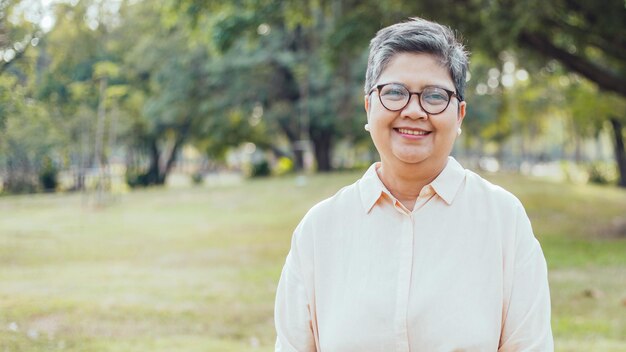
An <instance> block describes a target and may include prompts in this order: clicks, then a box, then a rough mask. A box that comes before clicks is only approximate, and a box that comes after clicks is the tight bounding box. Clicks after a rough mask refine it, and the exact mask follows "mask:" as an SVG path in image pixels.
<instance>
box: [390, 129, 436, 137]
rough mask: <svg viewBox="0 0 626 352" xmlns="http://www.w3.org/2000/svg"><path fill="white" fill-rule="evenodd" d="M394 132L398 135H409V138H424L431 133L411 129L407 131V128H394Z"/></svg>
mask: <svg viewBox="0 0 626 352" xmlns="http://www.w3.org/2000/svg"><path fill="white" fill-rule="evenodd" d="M394 130H395V131H396V132H398V133H400V134H404V135H410V136H426V135H429V134H430V133H431V131H424V130H413V129H408V128H394Z"/></svg>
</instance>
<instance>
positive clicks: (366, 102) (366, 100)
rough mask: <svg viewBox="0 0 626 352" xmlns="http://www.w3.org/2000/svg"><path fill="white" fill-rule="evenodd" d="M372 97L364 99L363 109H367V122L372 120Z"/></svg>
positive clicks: (368, 96)
mask: <svg viewBox="0 0 626 352" xmlns="http://www.w3.org/2000/svg"><path fill="white" fill-rule="evenodd" d="M370 96H371V95H366V96H364V97H363V107H364V108H365V114H366V115H367V120H368V121H369V119H370Z"/></svg>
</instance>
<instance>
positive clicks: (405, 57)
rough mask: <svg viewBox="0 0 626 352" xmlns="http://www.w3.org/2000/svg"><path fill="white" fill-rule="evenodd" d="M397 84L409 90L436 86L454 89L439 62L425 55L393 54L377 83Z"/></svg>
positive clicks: (434, 57) (436, 58)
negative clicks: (401, 84)
mask: <svg viewBox="0 0 626 352" xmlns="http://www.w3.org/2000/svg"><path fill="white" fill-rule="evenodd" d="M390 82H398V83H403V84H404V85H406V86H407V87H409V88H411V89H419V88H422V87H424V86H429V85H436V86H440V87H443V88H449V89H451V90H453V89H454V82H453V81H452V77H451V76H450V72H449V71H448V69H447V68H446V67H445V66H444V65H443V64H442V62H441V60H440V59H439V58H438V57H437V56H434V55H431V54H426V53H398V54H395V55H394V56H393V57H391V59H390V60H389V62H388V63H387V65H386V66H385V68H384V69H383V70H382V72H381V74H380V77H379V79H378V83H379V84H381V83H390Z"/></svg>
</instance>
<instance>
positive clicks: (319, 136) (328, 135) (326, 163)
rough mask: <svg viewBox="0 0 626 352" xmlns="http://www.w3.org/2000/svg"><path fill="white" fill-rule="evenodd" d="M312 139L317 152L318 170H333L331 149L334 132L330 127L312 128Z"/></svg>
mask: <svg viewBox="0 0 626 352" xmlns="http://www.w3.org/2000/svg"><path fill="white" fill-rule="evenodd" d="M310 135H311V140H312V141H313V149H314V152H315V161H316V163H317V171H321V172H328V171H331V170H332V165H331V163H330V151H331V142H332V136H333V132H332V129H330V128H314V127H313V126H312V128H311V132H310Z"/></svg>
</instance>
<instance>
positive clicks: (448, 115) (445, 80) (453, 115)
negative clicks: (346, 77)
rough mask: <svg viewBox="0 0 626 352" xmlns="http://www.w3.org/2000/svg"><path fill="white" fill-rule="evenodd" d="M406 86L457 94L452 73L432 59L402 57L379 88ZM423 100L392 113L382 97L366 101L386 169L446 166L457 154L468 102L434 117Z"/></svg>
mask: <svg viewBox="0 0 626 352" xmlns="http://www.w3.org/2000/svg"><path fill="white" fill-rule="evenodd" d="M392 82H393V83H401V84H403V85H404V86H406V87H407V88H408V89H409V91H411V92H422V91H423V90H424V88H425V87H429V86H436V87H441V88H445V89H447V90H451V91H455V89H454V83H453V81H452V78H451V77H450V74H449V73H448V71H447V70H446V69H445V68H444V67H443V66H441V65H440V64H439V63H438V61H437V59H436V58H435V57H434V56H432V55H429V54H415V53H400V54H396V55H395V56H394V57H393V58H392V59H391V60H390V62H389V64H388V65H387V67H386V68H385V70H384V71H383V72H382V74H381V76H380V78H379V79H378V81H377V82H376V84H377V85H378V84H384V83H392ZM418 100H419V99H418V97H417V95H412V96H411V100H410V101H409V104H408V105H407V106H406V107H404V109H402V110H400V111H389V110H387V109H386V108H385V107H384V106H383V105H382V104H381V102H380V99H379V97H378V92H377V91H374V92H373V93H372V94H371V95H370V96H366V97H365V110H366V111H367V121H368V124H369V127H370V134H371V136H372V140H373V141H374V145H375V146H376V149H377V150H378V152H379V153H380V156H381V161H382V162H383V165H385V167H395V166H406V165H410V164H413V165H417V164H424V165H432V166H438V165H444V164H445V162H446V159H447V158H448V155H450V152H451V151H452V145H453V144H454V141H455V139H456V137H457V130H458V128H459V127H460V126H461V122H462V121H463V118H464V117H465V102H459V100H458V99H457V98H456V97H452V98H450V104H449V105H448V107H447V108H446V109H445V110H444V111H443V112H442V113H440V114H436V115H429V114H428V113H426V112H425V111H424V110H422V108H421V107H420V105H419V101H418Z"/></svg>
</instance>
